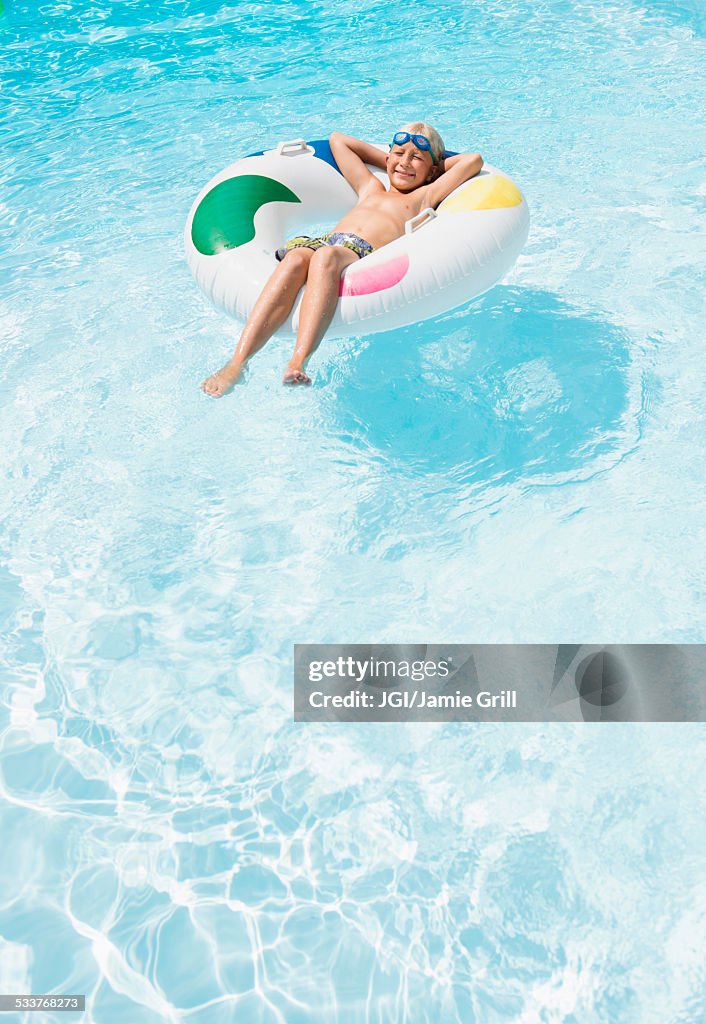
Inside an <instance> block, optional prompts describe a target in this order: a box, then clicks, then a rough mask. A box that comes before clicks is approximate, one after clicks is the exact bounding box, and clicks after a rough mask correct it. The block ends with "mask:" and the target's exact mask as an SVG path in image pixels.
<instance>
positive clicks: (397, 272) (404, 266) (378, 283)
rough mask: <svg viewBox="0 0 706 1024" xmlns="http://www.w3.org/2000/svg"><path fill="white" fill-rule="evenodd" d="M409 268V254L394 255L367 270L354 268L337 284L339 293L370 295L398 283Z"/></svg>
mask: <svg viewBox="0 0 706 1024" xmlns="http://www.w3.org/2000/svg"><path fill="white" fill-rule="evenodd" d="M408 270H409V256H404V255H403V256H396V257H395V258H394V259H392V260H388V261H387V263H381V264H380V265H379V266H377V267H370V269H369V270H366V269H362V270H359V269H358V268H356V271H355V273H354V274H346V276H345V277H343V278H341V283H340V285H339V286H338V294H339V295H372V293H373V292H382V291H384V290H385V289H386V288H392V287H393V286H394V285H396V284H399V282H400V281H401V280H402V278H403V277H404V276H405V274H406V273H407V271H408Z"/></svg>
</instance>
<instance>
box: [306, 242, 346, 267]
mask: <svg viewBox="0 0 706 1024" xmlns="http://www.w3.org/2000/svg"><path fill="white" fill-rule="evenodd" d="M312 263H314V264H315V265H316V267H317V268H318V269H320V270H324V271H327V270H330V271H334V270H337V269H339V268H340V267H341V265H342V261H341V257H340V255H339V253H337V252H336V249H335V247H334V246H332V245H324V246H322V247H321V248H320V249H317V250H316V252H315V253H314V255H313V257H312Z"/></svg>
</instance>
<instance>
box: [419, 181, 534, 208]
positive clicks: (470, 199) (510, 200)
mask: <svg viewBox="0 0 706 1024" xmlns="http://www.w3.org/2000/svg"><path fill="white" fill-rule="evenodd" d="M521 202H522V193H521V192H520V190H519V188H518V187H517V185H514V184H513V183H512V182H511V181H510V179H509V178H503V177H502V176H501V175H499V174H484V175H482V176H481V177H479V178H473V179H472V181H469V182H468V184H467V185H466V187H465V188H462V189H461V191H460V192H457V193H456V195H455V196H450V197H449V198H448V199H445V200H444V201H443V203H441V205H440V206H439V212H441V210H444V211H445V212H446V213H461V212H463V211H464V210H498V209H500V208H501V207H503V206H519V205H520V203H521Z"/></svg>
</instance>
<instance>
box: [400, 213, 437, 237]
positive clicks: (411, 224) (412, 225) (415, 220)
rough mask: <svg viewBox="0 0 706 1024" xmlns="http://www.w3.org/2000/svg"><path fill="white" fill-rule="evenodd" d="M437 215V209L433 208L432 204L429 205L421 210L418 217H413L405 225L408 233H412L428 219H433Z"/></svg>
mask: <svg viewBox="0 0 706 1024" xmlns="http://www.w3.org/2000/svg"><path fill="white" fill-rule="evenodd" d="M434 217H436V210H432V208H431V206H427V208H426V209H425V210H421V211H420V212H419V213H418V214H417V216H416V217H411V218H410V219H409V220H408V221H407V223H406V224H405V226H404V231H405V234H406V235H411V234H412V232H413V231H416V230H417V229H418V228H421V227H422V226H423V225H424V224H426V223H427V222H428V221H430V220H433V219H434Z"/></svg>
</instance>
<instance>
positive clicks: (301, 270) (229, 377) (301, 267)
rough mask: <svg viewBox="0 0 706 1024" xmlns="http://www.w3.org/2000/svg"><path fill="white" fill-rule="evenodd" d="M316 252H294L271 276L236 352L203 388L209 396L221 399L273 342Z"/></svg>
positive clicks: (302, 250)
mask: <svg viewBox="0 0 706 1024" xmlns="http://www.w3.org/2000/svg"><path fill="white" fill-rule="evenodd" d="M313 255H314V251H313V249H304V248H301V249H293V250H292V251H291V252H288V253H287V255H286V256H285V257H284V259H283V260H282V262H281V263H280V264H279V265H278V266H277V267H276V268H275V270H274V271H273V272H272V274H271V275H270V277H269V279H268V281H267V284H266V285H265V287H264V288H263V289H262V292H261V293H260V295H259V297H258V299H257V302H256V303H255V305H254V306H253V310H252V313H251V314H250V316H249V318H248V322H247V323H246V324H245V327H244V328H243V333H242V334H241V335H240V340H239V341H238V344H237V346H236V349H235V352H234V353H233V355H232V356H231V357H230V359H229V360H228V362H227V363H226V364H225V366H223V367H222V368H221V369H220V370H218V371H217V372H216V373H213V374H211V376H210V377H207V378H206V380H205V381H204V382H203V384H202V385H201V387H202V389H203V390H204V391H205V392H206V394H207V395H211V396H212V397H213V398H220V397H221V395H224V394H225V393H226V391H230V389H231V388H232V387H233V385H234V384H235V383H236V381H237V380H238V377H239V376H240V372H241V370H242V368H243V366H244V365H245V363H246V362H247V360H248V359H249V358H250V357H251V356H253V355H254V354H255V353H256V352H258V351H259V350H260V349H261V348H262V347H263V345H264V344H265V343H266V342H267V341H269V339H270V338H271V337H272V335H273V334H274V332H275V331H276V330H277V328H278V327H281V326H282V324H283V323H284V321H285V320H286V319H287V317H288V316H289V314H290V313H291V311H292V306H293V305H294V301H295V299H296V297H297V295H298V294H299V289H300V288H301V287H302V285H303V284H305V283H306V278H307V274H308V271H309V263H310V262H311V258H312V256H313Z"/></svg>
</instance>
